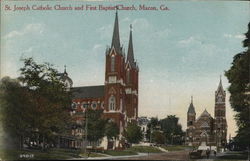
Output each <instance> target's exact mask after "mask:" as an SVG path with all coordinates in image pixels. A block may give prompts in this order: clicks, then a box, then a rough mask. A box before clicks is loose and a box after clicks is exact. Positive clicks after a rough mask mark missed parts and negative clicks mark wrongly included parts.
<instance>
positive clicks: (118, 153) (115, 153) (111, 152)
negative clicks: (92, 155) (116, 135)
mask: <svg viewBox="0 0 250 161" xmlns="http://www.w3.org/2000/svg"><path fill="white" fill-rule="evenodd" d="M104 154H107V155H112V156H123V155H137V153H136V152H134V151H131V150H130V149H129V150H117V151H115V150H106V151H105V152H104Z"/></svg>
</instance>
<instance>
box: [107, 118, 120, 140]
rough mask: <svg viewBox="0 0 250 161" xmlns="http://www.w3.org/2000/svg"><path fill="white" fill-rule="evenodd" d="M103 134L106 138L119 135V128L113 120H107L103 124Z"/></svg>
mask: <svg viewBox="0 0 250 161" xmlns="http://www.w3.org/2000/svg"><path fill="white" fill-rule="evenodd" d="M105 135H106V136H107V138H108V140H110V139H112V138H117V136H118V135H119V128H118V126H117V124H116V123H115V122H112V121H111V122H107V124H106V126H105Z"/></svg>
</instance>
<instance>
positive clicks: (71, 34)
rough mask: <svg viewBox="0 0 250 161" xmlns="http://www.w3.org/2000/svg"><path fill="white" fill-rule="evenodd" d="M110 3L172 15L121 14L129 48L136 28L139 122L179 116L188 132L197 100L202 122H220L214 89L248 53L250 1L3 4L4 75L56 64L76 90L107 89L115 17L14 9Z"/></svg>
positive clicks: (231, 125) (232, 131) (230, 114)
mask: <svg viewBox="0 0 250 161" xmlns="http://www.w3.org/2000/svg"><path fill="white" fill-rule="evenodd" d="M87 4H89V5H92V6H96V5H104V6H110V5H111V6H115V5H117V4H122V5H124V6H131V5H134V6H135V7H138V6H139V5H143V4H145V5H146V6H155V7H159V6H160V5H164V6H167V7H168V8H169V10H167V11H166V10H165V11H162V10H157V11H149V10H136V11H131V10H130V11H124V10H119V11H118V17H119V27H120V28H119V29H120V41H121V44H123V46H124V48H125V51H127V48H128V38H129V26H130V24H132V26H133V43H134V44H133V45H134V55H135V59H136V60H137V62H138V64H139V68H140V72H139V116H148V117H158V118H159V119H161V118H164V117H166V116H167V115H176V116H177V117H179V118H180V123H181V125H182V127H183V130H185V129H186V119H187V118H186V114H187V110H188V106H189V104H190V101H191V96H193V99H194V101H193V102H194V106H195V110H196V115H197V117H198V116H199V115H200V114H201V113H202V112H203V111H204V110H205V109H206V110H207V111H208V112H209V113H210V114H211V115H212V116H214V104H215V96H214V94H215V90H216V89H217V87H218V84H219V79H220V75H222V83H223V87H224V89H225V90H227V88H228V86H229V83H228V81H227V78H226V77H225V76H224V72H225V71H226V70H228V69H229V68H230V66H231V62H232V60H233V56H234V55H235V54H237V53H239V52H242V51H244V50H245V49H244V48H243V47H242V41H243V40H244V38H245V36H244V33H245V32H246V31H247V24H248V22H249V19H250V16H249V15H250V14H249V13H250V10H249V5H250V3H249V2H246V1H240V2H236V1H222V2H216V1H212V2H206V1H203V2H195V1H189V2H183V1H182V2H174V1H138V0H135V1H127V2H125V1H113V2H112V3H111V2H104V1H98V2H90V1H54V2H52V1H37V2H35V1H30V2H17V1H13V2H2V10H1V16H2V17H1V77H3V76H10V77H13V78H14V77H17V76H18V75H19V71H18V69H19V68H20V67H22V65H23V62H22V61H20V59H21V58H27V57H33V58H34V59H35V61H37V62H39V63H43V62H49V63H52V64H54V67H55V68H56V69H58V70H59V71H63V70H64V65H66V66H67V72H68V74H69V76H70V77H71V79H72V80H73V83H74V84H73V86H74V87H77V86H90V85H103V84H104V72H105V68H104V66H105V50H106V48H107V46H110V44H111V39H112V33H113V24H114V18H115V11H114V10H109V11H100V10H96V11H86V10H84V11H76V10H51V11H38V10H26V11H13V10H11V11H10V10H5V6H6V5H8V6H10V7H11V8H12V9H13V8H14V5H16V6H19V7H20V6H27V5H28V6H29V7H31V6H32V5H38V6H39V5H43V6H46V5H49V6H52V7H53V6H55V5H61V6H69V5H71V6H72V7H75V6H81V5H87ZM226 94H227V97H226V99H227V101H226V115H227V123H228V134H231V136H234V135H235V131H236V130H237V126H236V123H235V121H234V119H233V116H234V115H235V113H234V112H233V111H232V109H231V107H230V103H229V101H228V100H229V96H230V94H229V93H228V91H227V93H226Z"/></svg>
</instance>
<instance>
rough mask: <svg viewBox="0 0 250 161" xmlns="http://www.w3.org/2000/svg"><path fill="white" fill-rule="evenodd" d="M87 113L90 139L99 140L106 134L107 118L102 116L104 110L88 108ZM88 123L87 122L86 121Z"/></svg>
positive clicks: (88, 136)
mask: <svg viewBox="0 0 250 161" xmlns="http://www.w3.org/2000/svg"><path fill="white" fill-rule="evenodd" d="M86 114H87V119H88V120H87V127H88V135H87V138H88V141H93V142H95V141H98V140H99V139H101V138H103V137H104V135H105V125H106V123H107V120H105V119H103V118H102V114H103V110H93V109H90V108H88V109H87V110H86ZM85 123H86V122H85Z"/></svg>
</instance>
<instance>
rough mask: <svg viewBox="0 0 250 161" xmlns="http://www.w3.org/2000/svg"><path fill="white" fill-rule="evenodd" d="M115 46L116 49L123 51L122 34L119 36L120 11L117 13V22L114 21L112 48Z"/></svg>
mask: <svg viewBox="0 0 250 161" xmlns="http://www.w3.org/2000/svg"><path fill="white" fill-rule="evenodd" d="M112 47H114V48H115V51H116V52H118V53H121V45H120V36H119V23H118V13H117V11H116V13H115V23H114V30H113V37H112V43H111V48H112Z"/></svg>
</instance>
